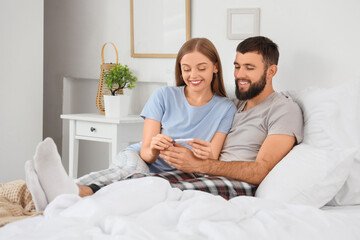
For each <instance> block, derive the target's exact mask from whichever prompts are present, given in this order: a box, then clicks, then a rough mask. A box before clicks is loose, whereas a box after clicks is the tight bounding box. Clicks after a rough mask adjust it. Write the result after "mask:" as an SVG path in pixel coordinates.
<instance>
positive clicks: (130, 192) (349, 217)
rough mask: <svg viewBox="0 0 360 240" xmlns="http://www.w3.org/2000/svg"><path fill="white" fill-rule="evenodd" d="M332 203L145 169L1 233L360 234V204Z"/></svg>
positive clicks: (61, 200)
mask: <svg viewBox="0 0 360 240" xmlns="http://www.w3.org/2000/svg"><path fill="white" fill-rule="evenodd" d="M354 209H356V210H357V211H346V210H345V211H335V210H333V209H331V208H330V209H328V210H326V211H324V210H321V209H317V208H314V207H310V206H304V205H290V204H283V203H279V202H274V201H269V200H264V199H260V198H255V197H243V196H242V197H236V198H233V199H231V200H229V201H227V200H225V199H223V198H221V197H219V196H214V195H211V194H208V193H205V192H200V191H181V190H179V189H176V188H171V187H170V185H169V183H168V182H167V181H166V180H164V179H161V178H157V177H146V178H141V179H135V180H128V181H122V182H118V183H114V184H111V185H109V186H107V187H105V188H103V189H101V190H100V191H98V192H97V193H96V194H95V195H93V196H91V197H86V198H80V197H78V196H75V195H61V196H59V197H58V198H56V199H55V200H54V201H53V202H52V203H51V204H50V205H49V206H48V207H47V208H46V210H45V212H44V216H39V217H35V218H30V219H26V220H23V221H18V222H15V223H12V224H8V225H6V226H5V227H3V228H0V239H1V240H3V239H197V240H201V239H241V240H247V239H251V240H256V239H261V240H264V239H274V240H275V239H276V240H279V239H287V240H288V239H289V240H292V239H317V240H318V239H326V240H331V239H346V240H351V239H354V240H355V239H360V209H359V208H354Z"/></svg>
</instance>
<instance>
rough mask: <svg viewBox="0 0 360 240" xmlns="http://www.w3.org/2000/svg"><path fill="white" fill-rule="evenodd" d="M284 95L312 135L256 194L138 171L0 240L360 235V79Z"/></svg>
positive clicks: (69, 199) (62, 203) (11, 228)
mask: <svg viewBox="0 0 360 240" xmlns="http://www.w3.org/2000/svg"><path fill="white" fill-rule="evenodd" d="M284 94H286V95H288V96H290V97H292V98H293V99H294V100H295V101H296V102H298V104H299V105H300V107H301V109H302V110H303V113H304V121H305V138H304V142H303V143H301V144H299V145H297V146H296V147H294V149H293V150H292V151H291V152H290V153H289V154H288V155H287V156H286V157H285V158H284V159H283V160H282V161H280V162H279V163H278V164H277V165H276V166H275V167H274V168H273V170H272V171H271V172H270V173H269V174H268V176H267V177H266V178H265V179H264V181H263V182H262V183H261V184H260V186H259V188H258V189H257V191H256V195H255V197H248V196H239V197H235V198H232V199H231V200H225V199H223V198H221V197H219V196H214V195H211V194H209V193H205V192H201V191H194V190H187V191H181V190H179V189H176V188H171V187H170V185H169V183H168V182H167V181H166V180H164V179H161V178H157V177H146V178H141V179H133V180H127V181H122V182H117V183H114V184H111V185H109V186H107V187H104V188H102V189H101V190H100V191H98V192H97V193H96V194H94V195H93V196H91V197H86V198H80V197H78V196H75V195H61V196H59V197H58V198H56V199H55V200H54V201H53V202H52V203H51V204H49V205H48V207H47V208H46V210H45V211H44V214H43V215H41V216H36V217H33V218H28V219H25V220H21V221H17V222H14V223H11V224H7V225H6V226H4V227H2V228H0V239H244V240H246V239H251V240H256V239H276V240H279V239H326V240H331V239H346V240H352V239H354V240H355V239H360V151H359V147H360V125H359V122H360V79H355V80H353V81H349V82H348V83H346V84H342V85H339V86H336V87H334V88H329V89H325V88H307V89H304V90H302V91H288V92H285V93H284Z"/></svg>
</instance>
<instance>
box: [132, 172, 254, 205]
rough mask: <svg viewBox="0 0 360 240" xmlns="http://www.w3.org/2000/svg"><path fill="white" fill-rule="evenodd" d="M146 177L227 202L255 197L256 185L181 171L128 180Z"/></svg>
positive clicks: (142, 175) (138, 176)
mask: <svg viewBox="0 0 360 240" xmlns="http://www.w3.org/2000/svg"><path fill="white" fill-rule="evenodd" d="M146 176H156V177H161V178H164V179H166V180H168V181H169V182H170V185H171V186H172V187H175V188H179V189H181V190H200V191H204V192H208V193H211V194H213V195H219V196H221V197H223V198H225V199H227V200H229V199H231V198H233V197H237V196H242V195H246V196H254V195H255V191H256V189H257V186H256V185H252V184H249V183H245V182H242V181H238V180H234V179H230V178H226V177H220V176H209V175H203V174H196V173H185V172H182V171H180V170H175V171H171V172H163V173H150V174H144V173H135V174H133V175H132V176H130V177H128V178H127V179H134V178H141V177H146Z"/></svg>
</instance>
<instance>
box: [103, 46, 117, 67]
mask: <svg viewBox="0 0 360 240" xmlns="http://www.w3.org/2000/svg"><path fill="white" fill-rule="evenodd" d="M108 43H110V44H111V45H113V47H114V49H115V52H116V64H117V63H118V62H119V54H118V50H117V49H116V47H115V44H113V43H112V42H107V43H105V44H104V45H103V46H102V49H101V61H102V64H104V63H105V61H104V48H105V46H106V44H108Z"/></svg>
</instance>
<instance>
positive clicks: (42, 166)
mask: <svg viewBox="0 0 360 240" xmlns="http://www.w3.org/2000/svg"><path fill="white" fill-rule="evenodd" d="M34 168H35V171H36V173H37V176H38V178H39V182H40V185H41V187H42V188H43V189H44V192H45V195H46V197H47V200H48V202H51V201H52V200H54V199H55V198H56V197H57V196H58V195H60V194H65V193H70V194H79V188H78V187H77V185H76V184H75V182H74V181H73V179H72V178H71V177H69V176H68V175H67V173H66V171H65V169H64V167H63V165H62V162H61V157H60V155H59V153H58V151H57V147H56V145H55V143H54V141H53V140H52V139H51V138H46V139H45V140H44V141H43V142H41V143H39V144H38V146H37V148H36V152H35V156H34Z"/></svg>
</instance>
